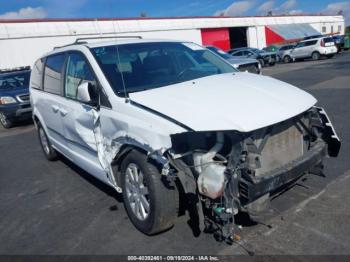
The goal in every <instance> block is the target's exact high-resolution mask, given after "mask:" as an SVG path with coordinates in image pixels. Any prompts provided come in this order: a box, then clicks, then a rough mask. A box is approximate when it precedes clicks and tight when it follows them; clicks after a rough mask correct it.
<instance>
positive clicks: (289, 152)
mask: <svg viewBox="0 0 350 262" xmlns="http://www.w3.org/2000/svg"><path fill="white" fill-rule="evenodd" d="M171 140H172V148H171V149H170V150H169V155H168V156H169V162H170V164H171V166H172V167H174V169H176V172H177V176H178V178H179V180H180V181H181V183H182V185H183V187H184V191H185V192H186V194H189V195H192V196H193V195H197V196H198V202H199V204H197V208H198V212H201V213H203V215H199V217H202V221H200V223H201V224H202V227H206V230H208V228H211V230H212V231H215V232H216V233H217V234H219V236H220V237H221V238H222V239H226V240H227V239H228V240H229V239H232V237H233V236H234V233H235V221H234V216H235V215H236V214H237V213H238V212H240V211H242V212H248V213H249V214H250V215H252V216H253V215H256V213H257V212H259V211H261V210H263V209H264V206H265V204H264V203H265V202H266V201H261V200H267V199H269V197H271V196H272V195H274V194H275V193H277V192H279V189H281V188H282V187H283V186H285V185H287V184H289V183H291V182H293V181H296V180H297V179H298V178H299V177H301V176H302V175H303V174H305V173H307V172H312V171H313V170H316V169H317V167H319V168H320V167H321V166H322V160H323V158H324V157H325V156H327V155H329V156H333V157H335V156H337V154H338V152H339V148H340V142H339V139H338V137H337V135H336V133H335V131H334V129H333V127H332V124H331V123H330V121H329V119H328V116H327V115H326V113H325V111H324V110H323V109H322V108H318V107H313V108H311V109H310V110H308V111H306V112H304V113H302V114H300V115H298V116H295V117H293V118H291V119H288V120H285V121H283V122H280V123H277V124H274V125H270V126H267V127H264V128H260V129H258V130H254V131H251V132H238V131H234V130H232V131H209V132H185V133H180V134H174V135H171Z"/></svg>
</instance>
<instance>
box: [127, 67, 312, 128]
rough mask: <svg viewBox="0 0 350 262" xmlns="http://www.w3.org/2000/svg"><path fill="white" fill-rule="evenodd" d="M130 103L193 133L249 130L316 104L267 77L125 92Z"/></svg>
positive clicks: (228, 77) (226, 77) (239, 76)
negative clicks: (172, 121)
mask: <svg viewBox="0 0 350 262" xmlns="http://www.w3.org/2000/svg"><path fill="white" fill-rule="evenodd" d="M130 99H131V100H132V101H134V102H137V103H139V104H141V105H144V106H146V107H148V108H151V109H153V110H155V111H158V112H160V113H162V114H164V115H166V116H168V117H171V118H173V119H175V120H177V121H178V122H181V123H182V124H184V125H186V126H188V127H190V128H192V129H193V130H195V131H219V130H237V131H241V132H249V131H253V130H255V129H259V128H262V127H265V126H269V125H272V124H275V123H278V122H281V121H283V120H286V119H288V118H291V117H293V116H296V115H298V114H300V113H302V112H304V111H306V110H307V109H309V108H310V107H312V106H313V105H314V104H315V103H316V102H317V101H316V99H315V98H314V97H313V96H311V95H309V94H308V93H306V92H304V91H302V90H300V89H298V88H296V87H294V86H292V85H289V84H287V83H284V82H281V81H279V80H276V79H273V78H271V77H266V76H260V75H255V74H249V73H227V74H220V75H213V76H208V77H203V78H200V79H196V80H192V81H186V82H183V83H179V84H175V85H170V86H165V87H161V88H156V89H151V90H147V91H142V92H135V93H130Z"/></svg>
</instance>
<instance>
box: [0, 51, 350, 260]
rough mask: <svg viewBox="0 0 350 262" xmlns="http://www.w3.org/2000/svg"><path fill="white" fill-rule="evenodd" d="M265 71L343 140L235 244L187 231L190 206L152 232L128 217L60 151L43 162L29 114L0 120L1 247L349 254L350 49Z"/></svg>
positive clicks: (113, 196)
mask: <svg viewBox="0 0 350 262" xmlns="http://www.w3.org/2000/svg"><path fill="white" fill-rule="evenodd" d="M263 74H264V75H269V76H271V77H274V78H277V79H280V80H283V81H286V82H288V83H291V84H293V85H296V86H298V87H300V88H302V89H304V90H306V91H308V92H310V93H311V94H313V95H314V96H315V97H316V98H317V99H318V104H319V105H321V106H323V107H324V108H325V109H326V111H327V113H328V114H329V116H330V118H331V120H332V121H333V124H334V125H335V127H336V130H337V132H338V135H339V136H340V138H341V139H342V148H341V152H340V156H339V157H338V158H335V159H327V160H326V161H325V166H326V168H325V171H324V174H325V177H322V176H315V175H307V176H305V177H304V179H303V180H302V181H300V182H299V183H298V184H297V185H296V186H294V187H293V188H291V189H290V190H288V191H287V192H285V193H284V194H282V195H281V196H279V197H278V198H276V199H274V200H273V201H272V204H271V206H272V209H273V210H274V212H273V213H272V214H271V215H270V216H268V217H267V218H266V219H265V220H263V221H260V222H261V223H259V224H257V225H248V224H245V223H243V226H242V230H241V232H240V234H241V236H242V241H241V242H240V245H238V244H234V245H232V246H228V245H226V244H223V243H219V242H216V241H215V240H214V238H213V236H212V235H210V234H204V233H202V234H200V235H199V236H195V234H193V232H192V230H191V227H190V226H189V225H188V220H189V217H188V214H185V215H183V216H181V217H179V219H178V220H177V222H176V224H175V226H174V227H173V228H172V229H170V230H168V231H167V232H164V233H162V234H159V235H156V236H151V237H149V236H145V235H143V234H142V233H140V232H139V231H137V230H136V229H135V228H134V227H133V225H132V224H131V222H130V221H129V219H128V217H127V214H126V212H125V210H124V207H123V202H122V198H121V196H120V195H118V194H117V193H115V192H114V191H113V190H112V189H110V188H109V187H108V186H105V185H104V184H102V183H101V182H99V181H97V180H96V179H94V178H93V177H92V176H90V175H88V174H86V173H85V172H84V171H83V170H81V169H80V168H78V167H77V166H75V165H74V164H73V163H71V162H70V161H68V160H67V159H64V158H61V159H60V160H59V161H56V162H48V161H46V159H45V157H44V155H43V154H42V152H41V149H40V147H39V142H38V138H37V133H36V130H35V129H34V128H33V126H32V125H31V124H30V123H25V124H24V125H22V124H20V125H18V126H16V127H14V128H12V129H10V130H4V129H1V128H0V152H1V154H0V254H124V255H125V254H126V255H130V254H133V255H134V254H141V255H146V254H150V255H155V254H164V255H169V254H174V255H179V254H192V255H202V254H213V255H214V254H229V255H234V254H247V252H246V251H245V249H248V250H250V251H253V252H254V253H255V254H350V227H349V226H348V222H349V221H350V205H349V203H350V190H349V188H350V161H349V155H350V122H349V119H350V102H349V99H350V84H349V83H350V51H348V52H345V53H342V54H340V55H338V56H336V57H335V58H333V59H328V60H322V61H305V62H297V63H292V64H278V65H276V66H274V67H268V68H266V69H264V70H263Z"/></svg>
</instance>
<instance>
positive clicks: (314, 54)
mask: <svg viewBox="0 0 350 262" xmlns="http://www.w3.org/2000/svg"><path fill="white" fill-rule="evenodd" d="M311 58H312V60H314V61H316V60H320V58H321V55H320V53H319V52H313V53H312V55H311Z"/></svg>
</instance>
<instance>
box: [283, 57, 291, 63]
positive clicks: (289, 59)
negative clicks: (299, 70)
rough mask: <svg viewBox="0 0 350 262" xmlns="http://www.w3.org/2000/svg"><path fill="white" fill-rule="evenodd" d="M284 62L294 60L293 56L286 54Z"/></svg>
mask: <svg viewBox="0 0 350 262" xmlns="http://www.w3.org/2000/svg"><path fill="white" fill-rule="evenodd" d="M283 62H284V63H286V64H288V63H290V62H292V58H291V57H290V56H289V55H286V56H285V57H283Z"/></svg>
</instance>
